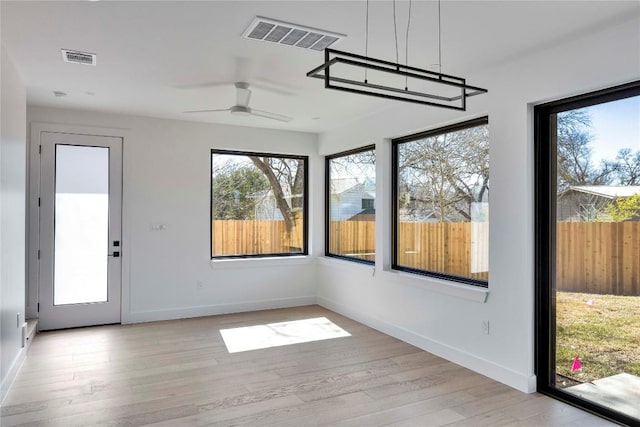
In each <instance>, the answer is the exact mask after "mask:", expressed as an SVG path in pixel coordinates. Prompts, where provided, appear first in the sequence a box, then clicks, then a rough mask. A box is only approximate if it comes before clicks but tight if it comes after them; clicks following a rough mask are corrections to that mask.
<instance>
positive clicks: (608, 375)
mask: <svg viewBox="0 0 640 427" xmlns="http://www.w3.org/2000/svg"><path fill="white" fill-rule="evenodd" d="M534 112H535V114H534V115H535V155H536V161H535V179H536V181H535V184H536V187H535V193H534V194H535V203H536V208H535V209H536V216H535V227H536V228H535V236H536V259H535V267H536V271H535V274H536V279H535V280H536V378H537V381H538V384H537V390H538V391H540V392H542V393H545V394H548V395H550V396H553V397H557V398H559V399H561V400H564V401H568V402H570V403H572V404H574V405H576V406H580V407H582V408H585V409H587V410H589V411H591V412H596V413H598V414H600V415H603V416H605V417H607V418H609V419H612V420H614V421H616V422H618V423H620V424H621V425H636V426H637V425H640V406H638V397H637V385H634V382H633V381H636V382H637V380H638V378H639V377H640V349H639V346H638V336H640V334H639V333H638V331H640V315H639V314H640V244H639V243H640V81H637V82H634V83H629V84H625V85H622V86H617V87H613V88H609V89H605V90H601V91H598V92H592V93H587V94H584V95H579V96H575V97H571V98H568V99H563V100H559V101H554V102H551V103H548V104H543V105H539V106H536V107H535V110H534ZM631 331H633V332H631ZM627 380H629V381H627ZM634 387H635V391H634ZM634 393H636V394H635V395H634Z"/></svg>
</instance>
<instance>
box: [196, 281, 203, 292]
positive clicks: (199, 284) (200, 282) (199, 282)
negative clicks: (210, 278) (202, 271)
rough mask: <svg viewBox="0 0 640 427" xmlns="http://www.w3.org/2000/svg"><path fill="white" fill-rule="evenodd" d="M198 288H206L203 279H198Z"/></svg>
mask: <svg viewBox="0 0 640 427" xmlns="http://www.w3.org/2000/svg"><path fill="white" fill-rule="evenodd" d="M196 288H197V289H198V290H201V289H202V288H204V283H202V280H198V281H196Z"/></svg>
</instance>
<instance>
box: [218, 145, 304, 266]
mask: <svg viewBox="0 0 640 427" xmlns="http://www.w3.org/2000/svg"><path fill="white" fill-rule="evenodd" d="M307 163H308V158H307V157H306V156H284V155H279V154H260V153H246V152H234V151H222V150H211V257H212V258H231V257H261V256H287V255H306V254H307V253H308V250H307V181H308V180H307Z"/></svg>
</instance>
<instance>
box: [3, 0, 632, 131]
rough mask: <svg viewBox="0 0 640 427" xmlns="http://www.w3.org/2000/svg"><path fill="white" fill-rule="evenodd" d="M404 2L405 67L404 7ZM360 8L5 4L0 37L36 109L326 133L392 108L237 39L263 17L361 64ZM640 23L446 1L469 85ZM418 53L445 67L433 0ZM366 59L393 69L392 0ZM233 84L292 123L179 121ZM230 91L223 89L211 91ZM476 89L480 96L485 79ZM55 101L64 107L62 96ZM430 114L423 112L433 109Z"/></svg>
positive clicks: (454, 69)
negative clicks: (511, 63) (93, 62)
mask: <svg viewBox="0 0 640 427" xmlns="http://www.w3.org/2000/svg"><path fill="white" fill-rule="evenodd" d="M396 4H397V6H396V11H397V20H398V22H397V27H398V37H399V40H398V43H399V50H400V60H401V62H403V61H404V46H405V32H406V23H407V11H408V6H409V2H408V1H400V0H398V1H397V2H396ZM365 5H366V2H365V1H363V0H361V1H305V0H298V1H194V2H191V1H175V2H166V1H137V2H120V1H104V0H103V1H77V2H57V1H45V2H28V1H15V2H14V1H4V0H3V1H2V2H1V3H0V8H1V10H0V13H1V20H2V22H1V24H2V28H1V29H2V33H1V36H2V44H3V45H4V46H5V48H6V49H7V51H8V52H9V54H10V56H11V57H12V58H13V60H14V62H15V63H16V66H17V68H18V70H19V72H20V74H21V76H22V78H23V80H24V82H25V84H26V86H27V101H28V103H29V105H42V106H54V107H65V108H80V109H87V110H96V111H106V112H118V113H126V114H136V115H144V116H152V117H163V118H173V119H179V120H192V121H202V122H211V123H214V122H215V123H229V124H237V125H245V126H257V127H273V128H281V129H290V130H301V131H311V132H320V131H323V130H326V129H330V128H333V127H336V126H340V125H342V124H344V123H347V122H349V121H352V120H354V119H356V118H358V117H361V116H364V115H368V114H371V113H373V112H376V111H380V110H383V109H386V108H389V107H391V106H393V105H397V101H387V100H382V99H378V98H372V97H365V96H359V95H352V94H345V93H342V92H337V91H331V90H325V89H323V83H322V81H320V80H317V79H310V78H307V77H306V72H307V71H309V70H310V69H312V68H314V67H315V66H317V65H320V64H321V63H322V61H323V53H322V52H316V51H308V50H304V49H299V48H293V47H285V46H280V45H271V44H265V43H264V42H256V41H253V40H246V39H242V38H241V35H242V33H243V32H244V30H245V29H246V28H247V26H248V25H249V24H250V23H251V22H252V20H253V19H254V17H255V16H257V15H258V16H264V17H267V18H273V19H277V20H281V21H287V22H292V23H296V24H300V25H303V26H308V27H315V28H319V29H324V30H329V31H333V32H337V33H343V34H347V38H346V39H345V40H344V41H342V42H341V43H339V44H336V45H334V46H333V47H334V48H336V49H340V50H346V51H349V52H353V53H359V54H364V47H365ZM638 14H640V1H638V0H633V1H610V0H609V1H517V0H510V1H453V0H443V2H442V62H443V69H442V71H443V72H444V73H448V74H454V75H461V76H464V77H469V76H470V75H471V76H472V75H473V74H474V73H475V72H477V71H479V70H482V69H485V68H487V67H490V66H492V65H495V64H497V63H500V62H501V61H504V60H507V59H509V58H513V57H517V56H519V55H523V54H526V53H527V52H530V51H532V50H535V49H539V48H543V47H545V46H549V45H551V44H553V43H556V42H558V41H560V40H565V39H568V38H571V37H576V36H580V35H581V34H584V33H586V32H588V31H591V30H592V29H593V28H601V27H603V26H606V25H614V24H615V23H617V22H619V21H621V20H624V19H627V18H628V17H629V16H630V15H638ZM409 47H410V50H409V59H410V61H409V63H410V65H413V66H417V67H427V66H429V65H431V64H434V63H437V61H438V53H437V52H438V50H437V2H435V1H418V0H414V1H413V2H412V13H411V33H410V36H409ZM61 48H66V49H72V50H81V51H87V52H92V53H96V54H97V55H98V57H97V66H96V67H92V66H85V65H78V64H70V63H65V62H63V61H62V59H61V54H60V49H61ZM612 48H613V47H612ZM369 55H370V56H372V57H377V58H381V59H386V60H391V61H395V40H394V37H393V2H392V1H391V0H385V1H373V0H372V1H371V2H370V5H369ZM234 81H248V82H250V83H255V84H256V85H260V86H263V87H267V88H271V89H274V90H265V89H260V88H257V87H253V88H252V90H253V95H252V99H251V106H252V107H254V108H257V109H260V110H269V111H273V112H276V113H280V114H285V115H288V116H292V117H294V120H293V121H291V122H289V123H282V122H276V121H271V120H268V119H264V118H257V117H256V118H254V117H237V116H233V115H231V114H229V113H227V112H222V113H203V114H190V115H187V114H184V113H183V111H185V110H198V109H213V108H226V107H229V106H231V105H232V104H234V103H235V89H234V88H233V85H232V82H234ZM224 82H227V83H228V84H227V85H218V86H210V85H209V84H212V83H224ZM469 83H471V84H474V85H478V86H482V82H478V81H470V82H469ZM53 91H63V92H66V93H67V96H66V97H64V98H56V97H55V96H54V95H53ZM470 102H471V103H472V102H473V99H472V100H470ZM424 108H425V112H426V113H427V114H428V111H429V110H430V109H431V108H432V107H424Z"/></svg>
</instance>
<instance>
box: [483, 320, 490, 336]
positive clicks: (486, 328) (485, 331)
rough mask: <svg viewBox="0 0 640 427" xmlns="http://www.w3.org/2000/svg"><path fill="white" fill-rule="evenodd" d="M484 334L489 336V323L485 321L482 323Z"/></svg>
mask: <svg viewBox="0 0 640 427" xmlns="http://www.w3.org/2000/svg"><path fill="white" fill-rule="evenodd" d="M482 333H483V334H485V335H489V321H488V320H483V321H482Z"/></svg>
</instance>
